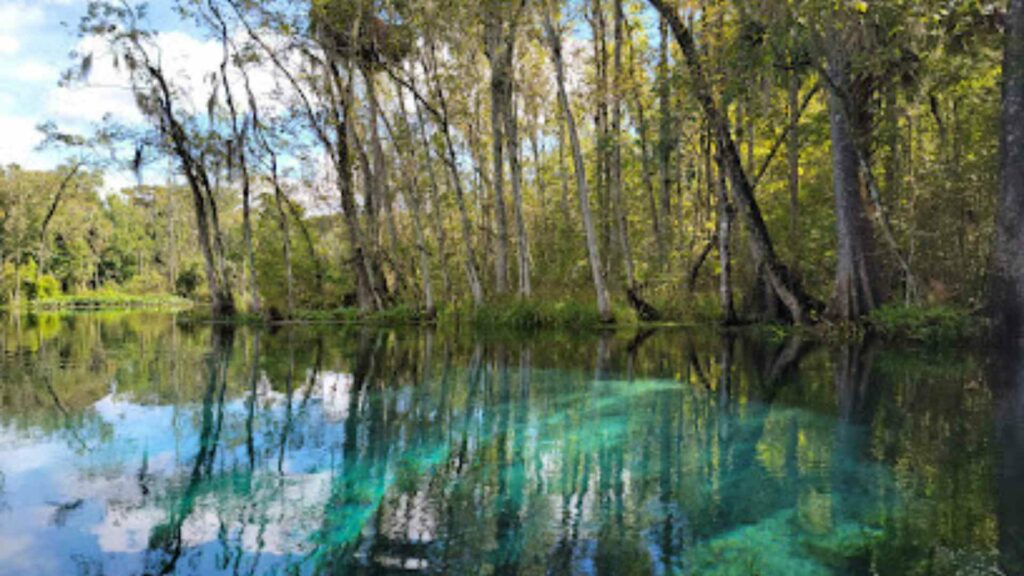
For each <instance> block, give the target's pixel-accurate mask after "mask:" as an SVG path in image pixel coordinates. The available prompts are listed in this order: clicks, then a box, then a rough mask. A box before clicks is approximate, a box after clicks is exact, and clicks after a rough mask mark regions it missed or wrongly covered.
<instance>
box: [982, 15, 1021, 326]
mask: <svg viewBox="0 0 1024 576" xmlns="http://www.w3.org/2000/svg"><path fill="white" fill-rule="evenodd" d="M1005 49H1006V53H1005V55H1004V57H1003V116H1002V127H1003V133H1002V138H1001V139H1000V169H1001V181H1000V188H999V204H998V210H997V211H996V214H998V216H997V219H996V240H995V250H994V253H993V262H992V264H993V270H992V287H991V295H990V298H991V313H992V317H993V318H994V319H995V321H996V328H997V330H998V333H999V336H1000V338H999V340H1001V341H1003V342H1010V341H1013V342H1015V343H1017V342H1019V340H1020V338H1021V335H1022V334H1024V330H1022V325H1024V0H1010V5H1009V10H1008V12H1007V17H1006V48H1005Z"/></svg>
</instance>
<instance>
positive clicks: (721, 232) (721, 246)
mask: <svg viewBox="0 0 1024 576" xmlns="http://www.w3.org/2000/svg"><path fill="white" fill-rule="evenodd" d="M715 192H716V196H717V198H718V202H717V204H718V226H717V228H718V230H717V236H718V261H719V265H720V267H721V273H720V274H719V277H718V296H719V299H720V301H721V304H722V323H723V324H725V325H727V326H728V325H731V324H735V323H736V306H735V304H734V303H733V296H732V251H731V243H732V221H733V214H734V209H733V206H732V203H731V202H729V191H728V189H727V188H726V182H725V172H724V171H722V170H721V169H719V170H718V178H717V179H716V180H715Z"/></svg>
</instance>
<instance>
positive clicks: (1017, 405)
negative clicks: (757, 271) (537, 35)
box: [0, 315, 1024, 574]
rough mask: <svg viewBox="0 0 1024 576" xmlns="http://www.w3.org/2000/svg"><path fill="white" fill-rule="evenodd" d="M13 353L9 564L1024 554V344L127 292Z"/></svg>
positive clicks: (506, 568)
mask: <svg viewBox="0 0 1024 576" xmlns="http://www.w3.org/2000/svg"><path fill="white" fill-rule="evenodd" d="M0 350H2V352H3V355H2V363H3V365H2V366H0V368H2V375H0V394H2V398H3V405H2V409H0V418H2V426H3V428H2V430H3V436H2V438H3V441H2V443H0V471H2V473H3V477H4V480H5V481H4V491H5V492H4V495H3V501H4V502H5V504H6V509H5V510H4V511H2V512H0V514H2V515H3V518H4V521H3V522H0V539H3V540H4V541H9V542H15V541H17V542H20V543H22V544H21V545H20V548H17V549H12V550H8V549H4V550H0V572H3V573H7V572H10V573H17V572H24V571H25V570H26V569H27V568H28V567H29V566H31V567H32V568H33V570H32V571H33V572H35V573H43V574H46V573H52V574H64V573H78V572H90V571H91V572H98V571H104V572H107V573H137V572H146V573H183V574H189V573H197V574H199V573H202V574H207V573H233V574H234V573H237V574H261V573H291V572H295V573H344V574H383V573H394V572H410V571H411V572H422V573H436V574H453V573H478V572H486V573H495V574H571V573H586V574H590V573H599V574H633V573H635V574H648V573H657V574H664V573H693V574H745V573H749V572H750V571H751V570H756V571H759V572H761V573H766V574H831V573H852V574H860V573H871V572H877V573H880V574H914V573H939V574H944V573H955V572H957V571H974V572H981V573H985V572H988V573H1000V572H1002V573H1015V572H1019V571H1020V566H1021V564H1020V562H1021V558H1022V555H1021V549H1022V546H1021V542H1022V538H1021V534H1022V527H1024V526H1022V518H1024V507H1022V505H1021V502H1022V491H1024V487H1022V485H1024V473H1022V472H1021V470H1022V469H1024V468H1022V467H1021V466H1020V464H1019V463H1020V462H1021V458H1020V456H1021V454H1022V450H1024V448H1022V444H1024V443H1022V440H1021V439H1022V438H1024V432H1022V427H1024V408H1022V406H1024V400H1021V398H1022V397H1024V394H1022V393H1021V392H1020V390H1021V389H1022V385H1021V383H1020V382H1021V380H1022V377H1021V374H1022V373H1024V371H1022V370H1021V368H1020V366H1019V365H1018V364H1019V362H1020V360H1019V358H1020V357H1021V356H1020V355H1017V356H1007V357H1006V358H1005V359H1002V360H998V361H993V362H989V363H987V364H986V363H984V362H981V361H979V360H976V359H975V358H980V357H979V356H976V355H973V354H964V353H960V352H958V353H956V354H952V353H950V351H948V350H937V351H931V352H922V351H904V352H901V351H899V350H893V349H892V347H891V346H890V347H880V346H878V345H875V344H872V343H870V342H860V343H851V344H847V345H844V346H841V347H837V348H834V349H827V348H823V347H820V346H819V347H816V346H814V345H812V344H811V343H809V342H807V341H801V340H798V339H788V340H783V341H779V342H774V341H764V340H759V339H757V338H752V337H746V336H742V335H737V334H724V335H723V334H714V333H705V332H686V331H654V332H652V331H647V332H641V333H638V334H632V333H607V334H601V335H595V336H579V335H567V334H538V335H532V336H531V337H530V338H527V339H515V338H508V337H488V336H480V337H471V336H469V335H465V334H461V335H453V334H447V333H437V332H432V331H417V330H400V331H374V330H367V329H355V328H351V329H346V328H337V327H332V328H311V327H298V326H288V327H281V328H279V329H277V330H275V331H260V330H256V329H250V328H239V329H237V330H230V329H226V328H223V327H219V328H209V327H182V326H177V325H176V324H175V323H174V322H173V320H172V319H170V318H166V317H161V316H143V315H126V316H116V315H107V316H98V315H97V316H91V315H87V316H74V317H70V318H63V319H59V318H50V317H37V318H34V319H28V320H26V319H22V320H21V325H20V326H16V325H13V324H8V325H6V326H5V327H4V331H3V333H2V340H0ZM1014 362H1016V363H1017V364H1014ZM986 367H987V368H986ZM55 398H56V399H57V400H55ZM29 454H31V455H32V459H31V460H30V459H29V458H27V455H29ZM75 502H78V504H77V505H76V506H74V508H71V509H69V511H67V512H65V513H63V514H62V515H61V521H60V522H59V523H55V522H52V521H51V520H52V518H53V517H54V516H53V514H54V512H56V511H60V510H62V508H60V506H61V504H67V503H75ZM40 509H45V510H48V511H49V512H48V514H45V515H43V516H40V515H39V514H38V513H37V512H36V511H37V510H40ZM40 517H42V518H43V520H42V521H40V520H39V519H38V518H40ZM16 537H17V538H16Z"/></svg>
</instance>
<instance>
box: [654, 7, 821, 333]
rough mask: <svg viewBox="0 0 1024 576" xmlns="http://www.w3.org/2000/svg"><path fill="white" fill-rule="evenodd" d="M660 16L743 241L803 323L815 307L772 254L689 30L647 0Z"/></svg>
mask: <svg viewBox="0 0 1024 576" xmlns="http://www.w3.org/2000/svg"><path fill="white" fill-rule="evenodd" d="M649 2H650V3H651V5H652V6H654V7H655V8H656V9H657V10H658V12H659V13H661V15H662V17H664V18H665V19H666V20H668V22H669V25H670V26H671V28H672V32H673V35H674V36H675V39H676V43H677V44H679V47H680V49H681V50H682V52H683V55H684V56H685V58H686V61H687V64H688V66H689V69H690V76H691V80H692V84H693V90H694V93H695V96H696V97H697V99H698V101H699V102H700V105H701V108H702V109H703V110H704V114H705V116H707V118H708V122H709V124H710V125H711V127H712V129H713V130H714V133H715V139H716V141H717V142H718V144H719V146H720V147H721V150H722V153H721V154H720V162H721V164H720V165H719V168H720V169H723V170H725V172H726V175H727V176H728V177H729V180H730V183H731V185H732V194H733V197H734V198H735V200H736V203H737V204H738V205H739V208H740V213H741V214H742V216H743V219H744V221H745V224H746V225H747V228H748V230H747V240H748V242H749V243H750V249H751V253H752V255H753V257H754V261H755V265H756V266H757V267H761V266H763V267H764V270H765V274H766V275H767V277H768V280H769V282H770V284H771V287H772V290H773V291H774V292H775V293H776V294H777V295H778V296H779V298H780V299H781V300H782V301H783V303H784V304H785V305H786V308H787V310H788V311H789V314H790V318H791V319H792V321H793V322H795V323H798V324H800V323H804V322H806V321H807V320H809V318H808V312H809V311H810V309H811V308H813V307H815V303H814V301H813V300H812V299H811V298H810V296H808V295H807V294H806V293H804V292H803V290H802V289H801V287H800V285H799V284H798V283H797V282H796V281H795V279H794V278H793V277H792V276H791V275H790V273H789V271H788V270H787V269H786V267H785V266H783V264H782V262H781V261H779V259H778V257H777V256H776V254H775V247H774V245H773V244H772V241H771V237H770V236H769V235H768V228H767V226H766V225H765V223H764V219H763V218H762V216H761V210H760V207H759V206H758V204H757V200H756V199H755V198H754V189H753V186H751V184H750V180H749V179H748V178H747V174H746V172H744V170H743V166H742V164H741V162H740V156H739V152H738V151H737V149H736V143H735V141H733V139H732V135H731V134H730V133H729V127H728V123H727V122H726V120H725V117H723V116H722V114H721V113H720V111H719V109H718V106H717V105H716V104H715V100H714V97H713V95H712V92H711V85H710V84H709V83H708V79H707V77H706V76H705V75H704V68H703V65H702V63H701V58H700V54H699V52H698V51H697V46H696V44H695V43H694V40H693V36H692V34H691V32H690V29H689V28H688V27H687V26H686V25H685V24H684V23H683V21H682V20H681V19H680V18H679V15H678V14H677V13H676V11H675V9H673V8H671V7H669V5H668V4H666V2H665V0H649Z"/></svg>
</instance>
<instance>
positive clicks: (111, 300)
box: [7, 291, 194, 311]
mask: <svg viewBox="0 0 1024 576" xmlns="http://www.w3.org/2000/svg"><path fill="white" fill-rule="evenodd" d="M193 305H194V304H193V302H192V301H191V300H188V299H185V298H181V297H179V296H174V295H171V294H142V295H140V294H125V293H122V292H114V291H97V292H83V293H80V294H64V295H60V296H54V297H51V298H40V299H38V300H31V301H26V302H23V303H22V304H21V305H20V306H17V308H18V309H21V310H29V311H74V310H131V309H150V310H174V311H178V310H188V309H190V308H192V307H193ZM14 307H15V306H12V305H9V306H7V308H8V309H12V308H14Z"/></svg>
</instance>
